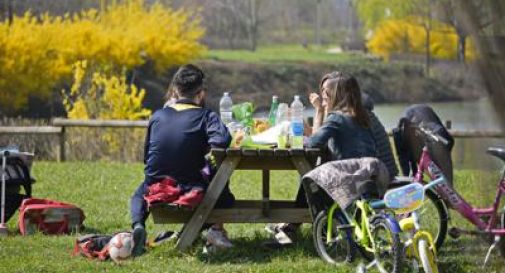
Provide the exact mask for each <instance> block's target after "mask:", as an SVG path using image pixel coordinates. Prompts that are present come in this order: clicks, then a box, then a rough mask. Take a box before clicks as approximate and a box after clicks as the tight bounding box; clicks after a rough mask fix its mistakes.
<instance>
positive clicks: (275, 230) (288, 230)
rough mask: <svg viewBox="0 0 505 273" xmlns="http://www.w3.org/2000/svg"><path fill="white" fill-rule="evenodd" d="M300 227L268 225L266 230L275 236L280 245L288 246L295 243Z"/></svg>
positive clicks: (293, 225) (282, 224) (284, 224)
mask: <svg viewBox="0 0 505 273" xmlns="http://www.w3.org/2000/svg"><path fill="white" fill-rule="evenodd" d="M297 229H298V225H295V224H286V223H281V224H268V225H266V226H265V230H266V231H267V232H269V233H271V234H273V235H274V239H275V241H276V242H277V243H279V244H280V245H288V244H292V243H293V242H294V238H295V236H296V231H297Z"/></svg>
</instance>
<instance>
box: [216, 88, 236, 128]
mask: <svg viewBox="0 0 505 273" xmlns="http://www.w3.org/2000/svg"><path fill="white" fill-rule="evenodd" d="M232 107H233V101H232V100H231V97H230V93H228V92H224V94H223V97H222V98H221V100H220V101H219V113H220V114H221V121H223V123H224V124H225V125H228V124H230V123H231V122H232V121H233V119H232Z"/></svg>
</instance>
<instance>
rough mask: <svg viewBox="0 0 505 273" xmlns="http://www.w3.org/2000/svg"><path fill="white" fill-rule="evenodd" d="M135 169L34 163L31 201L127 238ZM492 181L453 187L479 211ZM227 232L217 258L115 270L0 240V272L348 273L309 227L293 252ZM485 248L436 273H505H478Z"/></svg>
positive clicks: (453, 250)
mask: <svg viewBox="0 0 505 273" xmlns="http://www.w3.org/2000/svg"><path fill="white" fill-rule="evenodd" d="M142 168H143V166H142V165H140V164H120V163H101V162H69V163H49V162H37V163H36V164H35V166H34V168H33V175H34V177H35V178H37V180H38V181H37V183H36V185H35V186H34V193H35V194H34V195H35V196H36V197H42V198H50V199H56V200H61V201H67V202H71V203H75V204H77V205H79V206H80V207H81V208H83V209H84V211H85V213H86V216H87V219H86V221H85V225H86V227H87V229H86V230H85V231H84V232H85V233H92V232H99V233H112V232H117V231H121V230H127V229H128V228H129V210H128V202H129V196H130V195H131V194H132V192H133V191H134V189H135V188H136V186H137V185H138V184H139V183H140V181H141V180H142ZM497 177H498V173H492V174H490V173H482V172H478V171H458V172H457V173H456V181H457V183H456V185H457V188H458V189H459V190H461V191H462V192H463V193H464V194H465V195H466V196H469V197H470V198H469V199H470V200H471V201H472V202H476V203H477V204H485V202H486V201H489V200H492V198H493V196H492V195H493V193H492V192H491V190H492V189H494V185H495V182H494V181H495V180H494V179H496V178H497ZM491 179H493V180H492V181H491ZM272 181H274V182H275V183H273V185H274V186H273V187H272V194H271V195H272V197H273V198H277V199H288V198H293V197H294V195H295V192H296V188H297V183H298V182H297V177H296V174H295V173H293V172H274V173H273V175H272ZM260 186H261V183H260V173H259V172H245V171H244V172H238V173H236V174H235V175H234V176H233V178H232V183H231V187H232V191H233V192H234V193H235V194H236V195H237V197H238V198H243V199H245V198H259V197H260V195H261V190H260ZM452 216H453V223H452V224H454V223H458V225H461V224H463V223H464V222H463V221H461V219H459V218H458V217H456V214H455V213H452ZM14 217H17V215H16V216H14ZM15 222H16V218H12V219H11V221H10V223H9V228H10V230H11V231H14V230H15V224H16V223H15ZM148 228H149V232H150V235H155V234H156V233H157V232H159V231H162V230H170V229H178V228H180V226H177V225H166V226H154V225H153V224H152V222H151V221H150V220H149V223H148ZM227 229H228V231H229V234H230V236H231V238H232V240H233V242H234V243H235V246H236V247H235V248H234V249H232V250H229V251H226V252H222V253H220V254H219V255H214V256H210V257H206V256H204V255H203V254H202V242H197V243H196V244H195V246H194V248H193V249H192V251H191V252H190V253H187V254H182V253H179V252H177V251H176V250H174V245H173V243H171V242H168V243H166V244H163V245H161V246H159V247H157V248H155V249H152V250H150V251H149V253H147V254H146V255H144V256H142V257H140V258H138V259H136V260H129V261H126V262H125V263H123V264H121V265H115V264H113V263H112V262H97V261H88V260H86V259H84V258H82V257H71V255H70V253H71V250H72V247H73V242H74V238H75V236H76V235H70V236H44V235H36V236H30V237H21V236H19V235H18V234H12V235H11V236H9V237H7V238H1V239H0V272H1V273H18V272H19V273H21V272H22V273H27V272H41V273H49V272H51V273H52V272H156V273H158V272H355V271H354V266H346V267H342V268H335V267H333V266H330V265H327V264H325V263H324V262H323V261H322V260H320V259H319V258H318V257H317V254H316V252H315V250H314V248H313V246H312V238H311V236H310V226H309V225H306V226H305V228H304V230H303V234H302V236H301V240H300V241H299V242H298V243H297V244H296V246H294V247H292V248H289V249H282V250H272V249H266V248H264V247H262V242H263V241H265V240H267V239H268V238H269V237H268V235H267V234H266V233H265V232H264V231H263V225H256V224H255V225H253V224H240V225H238V224H237V225H227ZM486 246H487V245H486V244H484V243H481V241H480V240H478V239H476V238H469V237H463V238H461V239H459V240H453V239H448V240H447V241H446V244H445V247H444V249H443V250H442V253H440V267H441V269H442V270H441V272H479V271H480V272H505V267H504V265H505V260H503V259H502V258H501V256H500V255H499V254H498V253H495V254H494V255H493V256H492V258H491V263H490V265H489V266H488V267H487V268H486V269H485V270H482V269H481V268H480V266H481V264H482V261H483V259H484V255H485V251H486Z"/></svg>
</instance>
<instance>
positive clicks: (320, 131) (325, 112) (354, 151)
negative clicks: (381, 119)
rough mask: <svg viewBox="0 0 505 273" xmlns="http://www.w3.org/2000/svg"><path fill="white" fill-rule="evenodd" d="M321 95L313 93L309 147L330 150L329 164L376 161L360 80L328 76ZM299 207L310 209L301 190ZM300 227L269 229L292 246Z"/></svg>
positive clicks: (283, 242)
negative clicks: (356, 160) (341, 161)
mask: <svg viewBox="0 0 505 273" xmlns="http://www.w3.org/2000/svg"><path fill="white" fill-rule="evenodd" d="M319 88H320V95H319V94H317V93H312V94H311V95H310V101H311V103H312V105H313V106H314V108H315V110H316V113H315V118H314V126H313V134H312V136H311V137H310V138H309V139H308V143H307V144H308V145H307V146H308V147H316V148H321V149H324V150H328V152H329V158H327V159H328V160H343V159H351V158H361V157H375V156H376V149H375V141H374V138H373V136H372V132H371V130H370V118H369V115H368V112H367V110H366V109H365V108H364V107H363V104H362V98H361V90H360V87H359V84H358V81H357V80H356V78H354V77H353V76H351V75H349V74H345V73H341V72H332V73H329V74H326V75H324V76H323V78H322V79H321V82H320V84H319ZM296 203H297V206H298V207H306V206H307V201H306V197H305V191H304V190H303V187H301V186H300V189H299V191H298V195H297V198H296ZM299 226H300V224H294V223H291V224H285V223H283V224H276V225H267V227H266V229H267V231H269V232H271V233H273V234H274V235H275V239H276V241H277V242H278V243H280V244H289V243H291V242H292V241H293V237H294V235H295V233H296V231H297V230H298V227H299Z"/></svg>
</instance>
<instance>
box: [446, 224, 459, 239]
mask: <svg viewBox="0 0 505 273" xmlns="http://www.w3.org/2000/svg"><path fill="white" fill-rule="evenodd" d="M448 233H449V236H451V238H453V239H458V238H459V237H461V229H459V228H456V227H453V228H450V229H449V232H448Z"/></svg>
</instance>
